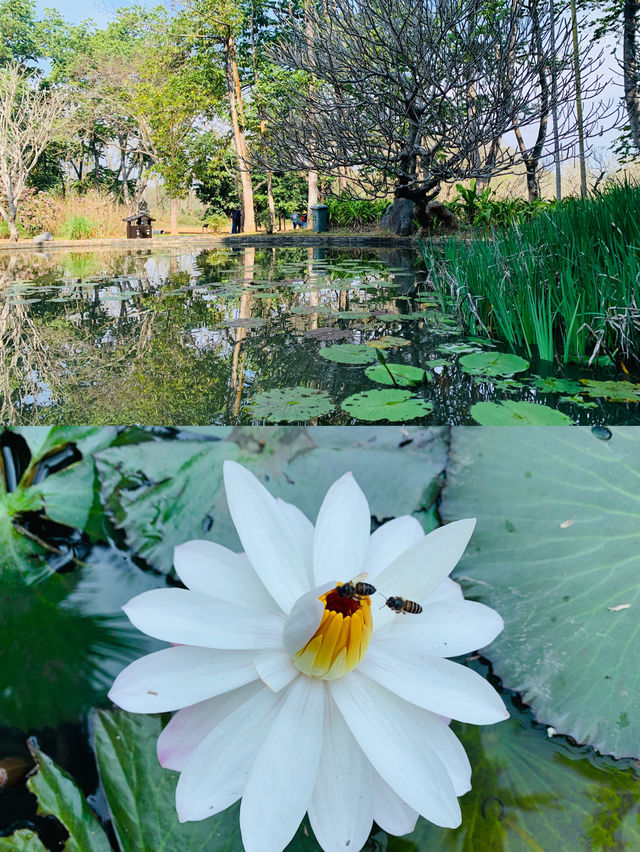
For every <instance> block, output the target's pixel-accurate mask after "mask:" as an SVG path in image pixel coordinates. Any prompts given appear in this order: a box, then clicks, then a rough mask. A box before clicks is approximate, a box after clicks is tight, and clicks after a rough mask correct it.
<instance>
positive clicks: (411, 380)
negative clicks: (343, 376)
mask: <svg viewBox="0 0 640 852" xmlns="http://www.w3.org/2000/svg"><path fill="white" fill-rule="evenodd" d="M364 373H365V376H366V377H367V378H368V379H371V381H372V382H379V383H380V384H382V385H393V384H395V385H398V386H399V387H413V386H415V385H420V384H422V382H424V381H426V380H427V379H429V378H431V376H430V375H429V374H428V373H426V372H425V371H424V370H423V369H422V368H421V367H413V366H412V365H411V364H392V363H390V362H389V361H387V362H385V363H384V364H372V365H371V366H370V367H367V369H366V370H365V371H364ZM392 377H393V378H392ZM394 379H395V383H394Z"/></svg>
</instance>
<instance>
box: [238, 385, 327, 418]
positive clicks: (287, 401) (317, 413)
mask: <svg viewBox="0 0 640 852" xmlns="http://www.w3.org/2000/svg"><path fill="white" fill-rule="evenodd" d="M249 407H250V408H251V413H252V415H253V417H254V418H255V419H256V420H269V421H270V422H271V423H298V422H300V421H303V420H310V419H311V418H312V417H322V416H324V415H325V414H329V412H331V411H333V409H334V408H335V406H334V404H333V403H332V402H331V399H330V397H329V394H328V393H326V391H322V390H318V389H317V388H307V387H295V388H275V389H274V390H269V391H264V393H259V394H256V395H255V396H254V397H253V398H252V399H251V401H250V403H249Z"/></svg>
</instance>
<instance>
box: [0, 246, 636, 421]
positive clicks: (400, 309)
mask: <svg viewBox="0 0 640 852" xmlns="http://www.w3.org/2000/svg"><path fill="white" fill-rule="evenodd" d="M425 278H426V273H425V272H424V270H423V269H422V268H421V261H420V260H419V259H418V256H417V254H416V253H415V252H414V251H413V250H411V249H406V248H405V249H370V248H366V249H352V248H346V249H338V248H329V247H323V246H314V247H309V248H303V247H289V248H285V247H279V248H273V247H268V248H264V247H259V246H258V247H256V246H253V247H243V248H232V247H227V246H225V247H220V248H216V249H213V250H205V251H203V250H200V249H174V250H164V251H161V250H153V251H152V250H135V251H127V252H103V253H82V252H64V253H61V252H55V251H52V252H49V253H47V252H42V253H40V252H39V253H37V254H25V255H4V256H0V348H1V354H2V361H3V365H4V367H3V370H2V374H1V376H0V417H1V418H2V421H3V422H4V423H7V424H14V423H15V424H18V423H95V424H101V423H123V424H126V423H148V424H156V423H162V424H165V425H169V424H181V423H190V424H211V423H218V424H222V423H224V424H228V423H248V422H251V419H252V415H251V400H252V397H253V396H254V395H255V394H257V393H261V392H264V391H267V390H271V389H274V388H286V387H295V386H300V385H305V386H309V387H314V388H319V389H322V390H324V391H326V392H328V393H329V395H330V397H331V400H332V402H333V403H334V405H335V411H334V413H333V414H330V415H328V416H326V417H324V418H322V419H319V420H317V421H316V422H319V423H349V422H351V421H350V418H349V415H347V414H346V413H344V412H342V411H341V410H340V403H341V401H342V400H343V399H345V397H347V396H349V395H351V394H354V393H358V392H360V391H363V390H369V389H372V388H375V387H377V385H376V384H374V383H373V382H372V381H370V380H369V379H368V378H367V377H366V376H365V373H364V368H363V367H362V366H355V365H350V364H339V363H333V362H330V361H327V360H326V359H324V358H322V357H320V355H319V352H320V350H321V349H322V348H323V347H325V346H328V345H332V344H335V343H364V342H367V341H370V340H372V339H375V338H378V337H381V336H383V335H394V336H400V337H402V338H405V339H406V340H407V341H408V342H409V344H408V345H406V346H403V347H402V348H400V349H391V350H387V356H388V360H389V361H392V362H396V363H398V362H400V363H403V364H411V365H413V366H418V367H422V368H427V369H429V370H430V373H431V378H430V380H429V381H428V383H427V384H426V385H424V386H423V387H421V388H420V389H418V390H416V391H415V392H416V393H417V394H418V395H420V396H422V397H423V398H425V399H427V400H429V401H430V402H432V403H433V405H434V409H433V412H432V413H431V414H429V415H428V416H427V417H426V418H425V421H424V422H429V423H463V424H464V423H472V422H473V420H472V418H471V416H470V414H469V409H470V408H471V405H473V404H474V403H475V402H478V401H481V400H486V399H489V400H496V399H500V398H509V399H515V400H519V399H523V400H529V401H537V402H543V403H546V404H548V405H552V406H556V405H557V401H558V396H557V395H553V394H548V393H543V392H541V391H540V390H538V389H536V388H534V387H532V386H531V385H527V384H526V382H525V383H524V385H520V384H519V383H518V384H516V385H512V386H510V385H509V384H508V383H504V382H496V381H493V382H490V381H486V380H485V381H478V380H477V379H474V378H473V377H472V376H470V375H468V374H466V373H464V372H462V371H461V370H460V369H459V367H458V354H456V353H451V352H446V351H443V350H442V349H441V348H440V347H442V346H443V345H445V346H446V344H447V343H452V342H459V341H460V339H461V338H460V330H459V329H458V328H457V326H456V322H455V320H454V319H452V318H451V317H448V316H445V315H444V314H443V313H442V312H441V311H440V310H439V308H438V306H437V304H436V302H435V299H434V298H433V294H431V293H430V292H429V290H428V286H427V284H426V283H425ZM436 359H439V360H440V361H445V362H447V363H444V364H440V365H437V366H435V367H432V366H430V365H428V363H427V362H428V361H432V360H436ZM559 369H560V368H556V367H555V366H552V365H546V366H545V365H538V366H536V365H533V364H532V367H531V370H530V373H532V374H533V373H538V374H542V375H552V376H558V375H564V376H566V377H575V376H577V375H581V376H585V375H587V376H590V377H594V373H593V371H586V372H585V370H584V369H582V370H581V371H578V368H574V369H573V370H569V371H568V372H567V371H564V372H563V373H560V372H559ZM599 377H601V376H599ZM592 404H593V405H594V406H595V407H593V408H582V407H579V406H578V405H576V404H574V403H572V402H570V401H568V402H563V403H561V404H560V405H559V406H558V407H559V408H561V409H562V410H563V411H564V412H565V413H567V414H569V416H570V417H571V418H572V419H573V420H575V421H578V422H581V423H602V422H603V421H604V420H606V421H607V422H617V423H634V422H640V418H639V417H638V413H637V410H638V406H637V405H634V404H618V405H615V406H613V407H611V406H610V407H609V409H605V408H603V403H602V402H601V401H598V402H597V403H592ZM414 422H420V421H414Z"/></svg>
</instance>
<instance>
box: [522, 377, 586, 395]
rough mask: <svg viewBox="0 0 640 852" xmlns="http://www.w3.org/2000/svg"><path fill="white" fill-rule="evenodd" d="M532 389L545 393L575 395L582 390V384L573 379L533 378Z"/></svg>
mask: <svg viewBox="0 0 640 852" xmlns="http://www.w3.org/2000/svg"><path fill="white" fill-rule="evenodd" d="M531 387H534V388H537V389H538V390H541V391H545V393H566V394H575V393H579V392H580V391H581V390H582V385H581V384H580V382H575V381H573V380H572V379H554V378H553V377H552V376H544V377H543V376H532V377H531Z"/></svg>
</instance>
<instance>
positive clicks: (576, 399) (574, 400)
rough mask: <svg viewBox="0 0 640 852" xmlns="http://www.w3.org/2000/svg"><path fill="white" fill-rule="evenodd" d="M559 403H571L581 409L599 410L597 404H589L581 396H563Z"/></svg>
mask: <svg viewBox="0 0 640 852" xmlns="http://www.w3.org/2000/svg"><path fill="white" fill-rule="evenodd" d="M558 402H570V403H571V404H572V405H578V406H580V408H599V406H598V403H597V402H587V400H586V399H583V398H582V397H581V396H561V397H560V399H559V400H558Z"/></svg>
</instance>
